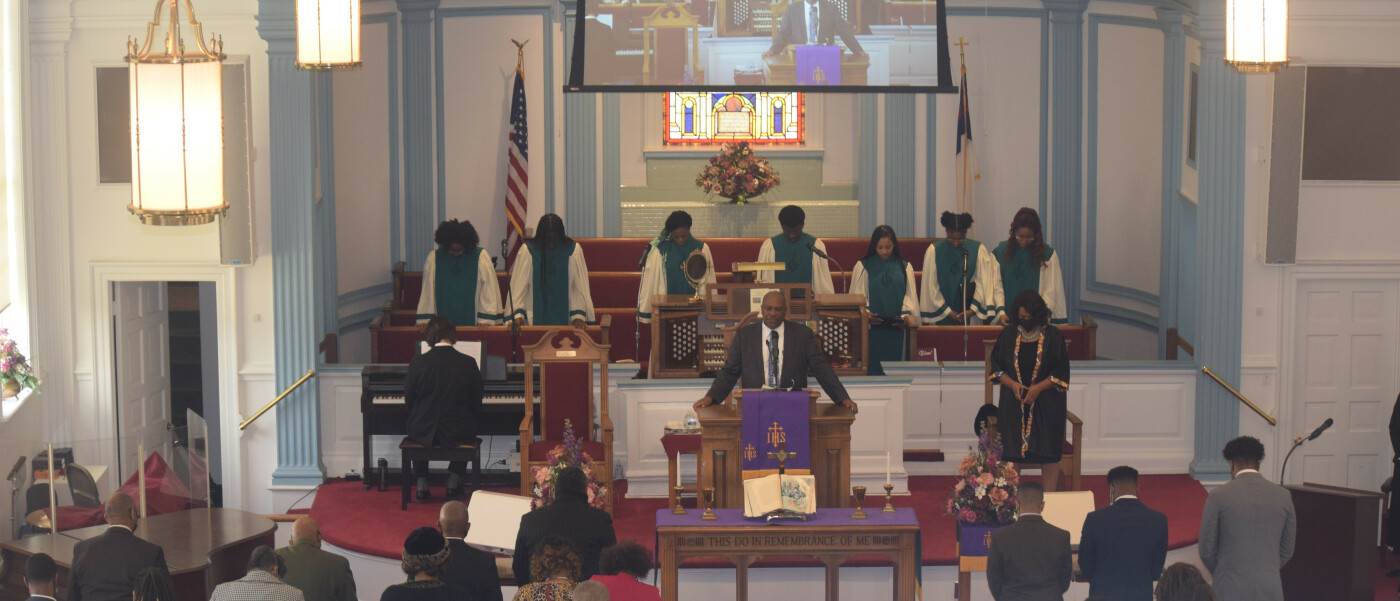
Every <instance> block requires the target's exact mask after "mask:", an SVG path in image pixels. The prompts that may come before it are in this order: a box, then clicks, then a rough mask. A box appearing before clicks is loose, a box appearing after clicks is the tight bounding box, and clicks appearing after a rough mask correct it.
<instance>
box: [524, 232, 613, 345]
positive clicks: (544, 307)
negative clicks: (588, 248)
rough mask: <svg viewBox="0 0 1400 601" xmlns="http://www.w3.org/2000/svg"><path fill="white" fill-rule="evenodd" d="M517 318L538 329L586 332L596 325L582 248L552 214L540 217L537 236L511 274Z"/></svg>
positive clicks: (525, 247)
mask: <svg viewBox="0 0 1400 601" xmlns="http://www.w3.org/2000/svg"><path fill="white" fill-rule="evenodd" d="M510 297H511V302H512V303H513V304H514V306H515V311H514V315H515V319H516V320H517V321H521V322H525V323H529V324H531V325H537V326H564V325H569V324H573V326H574V327H576V328H582V327H585V326H586V325H587V324H589V323H592V322H593V321H594V315H593V296H592V291H591V290H590V289H589V287H588V263H587V262H586V261H584V258H583V249H581V248H579V245H578V244H577V243H576V242H574V240H573V238H570V237H569V236H568V235H567V234H566V233H564V220H563V219H560V218H559V216H558V215H555V214H554V213H549V214H546V215H545V216H544V217H541V218H540V221H539V225H538V226H536V227H535V237H534V238H532V239H530V240H529V241H527V242H526V243H525V244H524V245H522V246H521V247H520V252H519V253H518V254H517V255H516V256H515V265H514V266H513V267H512V268H511V274H510Z"/></svg>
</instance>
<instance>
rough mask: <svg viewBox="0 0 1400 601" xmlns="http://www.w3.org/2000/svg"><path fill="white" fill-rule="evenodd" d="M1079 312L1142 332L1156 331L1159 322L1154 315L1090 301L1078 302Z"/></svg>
mask: <svg viewBox="0 0 1400 601" xmlns="http://www.w3.org/2000/svg"><path fill="white" fill-rule="evenodd" d="M1079 311H1080V312H1081V313H1088V314H1090V315H1097V316H1100V317H1106V318H1108V319H1112V320H1114V321H1119V322H1123V323H1126V324H1128V325H1131V326H1135V327H1139V328H1142V329H1144V330H1152V331H1156V330H1157V327H1158V325H1159V324H1160V323H1161V320H1160V319H1158V318H1157V317H1156V316H1154V315H1149V314H1147V313H1143V312H1142V311H1136V310H1133V309H1127V308H1124V307H1119V306H1118V305H1110V304H1108V303H1101V302H1096V301H1091V300H1081V301H1079Z"/></svg>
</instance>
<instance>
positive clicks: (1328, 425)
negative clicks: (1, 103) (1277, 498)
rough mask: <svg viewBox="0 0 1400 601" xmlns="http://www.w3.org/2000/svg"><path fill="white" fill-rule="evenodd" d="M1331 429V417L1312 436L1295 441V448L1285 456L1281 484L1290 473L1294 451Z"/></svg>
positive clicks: (1280, 474)
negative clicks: (1289, 464) (1290, 461)
mask: <svg viewBox="0 0 1400 601" xmlns="http://www.w3.org/2000/svg"><path fill="white" fill-rule="evenodd" d="M1331 427H1332V418H1330V417H1329V418H1327V421H1325V422H1322V425H1321V426H1318V427H1317V429H1316V430H1313V431H1312V434H1309V435H1307V436H1299V437H1297V438H1294V439H1293V448H1291V449H1288V454H1287V455H1284V456H1283V469H1280V470H1279V471H1278V483H1279V484H1283V475H1284V474H1286V473H1288V459H1289V458H1290V457H1292V456H1293V451H1296V450H1297V449H1298V447H1300V446H1302V445H1303V443H1305V442H1307V441H1309V440H1313V439H1315V438H1317V437H1319V436H1322V432H1323V431H1325V430H1326V429H1328V428H1331Z"/></svg>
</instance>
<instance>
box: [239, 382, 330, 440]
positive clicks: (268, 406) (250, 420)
mask: <svg viewBox="0 0 1400 601" xmlns="http://www.w3.org/2000/svg"><path fill="white" fill-rule="evenodd" d="M314 375H316V370H314V369H308V370H306V375H304V376H302V377H301V379H300V380H297V381H296V382H295V383H293V384H292V385H291V386H288V387H287V389H286V390H283V391H282V394H279V395H277V398H275V399H272V402H270V403H268V404H266V405H263V408H262V409H259V410H258V412H257V413H254V414H253V417H250V418H248V419H245V420H243V423H241V424H238V429H239V430H244V429H247V427H248V424H251V423H253V421H254V420H256V419H258V418H259V417H262V414H264V413H267V410H268V409H271V408H273V407H274V406H276V405H277V403H280V402H282V399H284V398H286V397H287V395H289V394H291V393H292V391H293V390H296V389H297V387H298V386H301V385H302V384H305V383H306V381H307V380H310V379H311V376H314Z"/></svg>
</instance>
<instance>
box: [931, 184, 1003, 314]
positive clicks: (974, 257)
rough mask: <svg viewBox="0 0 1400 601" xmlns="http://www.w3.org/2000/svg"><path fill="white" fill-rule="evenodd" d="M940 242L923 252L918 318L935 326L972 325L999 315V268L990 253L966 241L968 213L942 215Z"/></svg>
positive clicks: (969, 223) (981, 245)
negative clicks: (976, 320)
mask: <svg viewBox="0 0 1400 601" xmlns="http://www.w3.org/2000/svg"><path fill="white" fill-rule="evenodd" d="M939 222H940V223H942V224H943V232H944V238H943V239H942V240H939V241H937V242H934V243H933V244H930V245H929V247H928V250H926V251H924V289H923V295H922V296H920V300H919V302H920V305H919V310H920V317H921V318H922V319H923V322H924V323H925V324H929V325H938V326H961V325H974V324H975V323H979V322H974V321H973V320H974V319H992V318H994V317H996V316H997V314H999V313H1001V312H1002V311H1003V310H1004V309H1003V307H1002V305H1003V303H1004V302H1005V301H1004V300H1003V299H1002V289H1001V269H1000V267H1001V264H1000V263H998V262H997V260H996V258H995V257H993V256H992V252H991V249H989V248H987V247H986V246H984V245H983V244H982V243H981V242H978V241H976V240H973V239H971V238H968V237H967V230H968V229H970V228H971V227H972V215H971V214H970V213H952V212H950V211H944V212H943V216H942V217H940V218H939Z"/></svg>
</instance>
